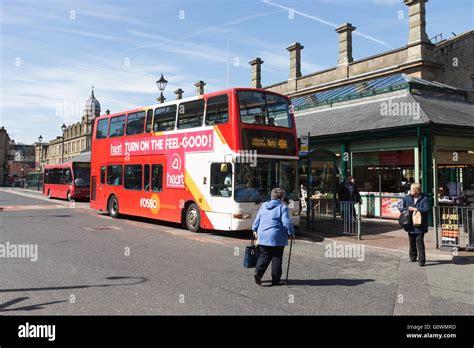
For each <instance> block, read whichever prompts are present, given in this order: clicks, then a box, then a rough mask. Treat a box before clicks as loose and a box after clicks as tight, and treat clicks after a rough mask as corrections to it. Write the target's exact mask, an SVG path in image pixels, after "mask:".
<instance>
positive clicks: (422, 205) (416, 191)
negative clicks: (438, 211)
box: [398, 183, 430, 266]
mask: <svg viewBox="0 0 474 348" xmlns="http://www.w3.org/2000/svg"><path fill="white" fill-rule="evenodd" d="M398 210H400V211H401V212H403V211H406V210H408V211H410V214H411V215H412V216H413V213H414V212H416V211H419V212H420V213H421V225H420V226H414V225H413V223H410V224H409V225H408V226H407V227H405V231H407V232H408V238H409V240H410V252H409V255H410V261H411V262H415V261H416V258H417V256H418V264H419V265H420V266H424V265H425V263H426V257H425V242H424V237H425V233H426V232H428V214H429V212H430V204H429V201H428V197H427V196H426V195H424V194H423V193H421V185H420V184H418V183H414V184H411V186H410V193H409V194H408V195H406V196H405V197H404V198H403V201H402V202H400V203H399V204H398Z"/></svg>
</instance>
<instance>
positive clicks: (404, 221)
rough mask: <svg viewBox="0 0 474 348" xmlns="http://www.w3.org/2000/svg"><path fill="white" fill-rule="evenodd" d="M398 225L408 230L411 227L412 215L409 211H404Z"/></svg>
mask: <svg viewBox="0 0 474 348" xmlns="http://www.w3.org/2000/svg"><path fill="white" fill-rule="evenodd" d="M398 224H399V225H400V227H402V228H407V227H409V226H410V225H411V214H410V212H409V211H408V210H405V211H402V212H401V213H400V216H399V217H398Z"/></svg>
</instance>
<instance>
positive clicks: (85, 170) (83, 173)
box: [73, 163, 91, 186]
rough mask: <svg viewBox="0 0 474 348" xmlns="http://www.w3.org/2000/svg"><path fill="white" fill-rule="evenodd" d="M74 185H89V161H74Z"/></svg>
mask: <svg viewBox="0 0 474 348" xmlns="http://www.w3.org/2000/svg"><path fill="white" fill-rule="evenodd" d="M73 173H74V185H76V186H89V185H90V175H91V165H90V163H74V165H73Z"/></svg>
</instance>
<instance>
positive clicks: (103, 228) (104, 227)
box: [82, 225, 121, 231]
mask: <svg viewBox="0 0 474 348" xmlns="http://www.w3.org/2000/svg"><path fill="white" fill-rule="evenodd" d="M82 228H83V229H85V230H86V231H109V230H121V228H120V227H117V226H112V225H102V226H83V227H82Z"/></svg>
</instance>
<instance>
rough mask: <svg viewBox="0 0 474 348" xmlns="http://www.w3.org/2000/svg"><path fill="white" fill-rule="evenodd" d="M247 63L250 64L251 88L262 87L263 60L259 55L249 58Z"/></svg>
mask: <svg viewBox="0 0 474 348" xmlns="http://www.w3.org/2000/svg"><path fill="white" fill-rule="evenodd" d="M249 64H250V65H251V66H252V87H253V88H262V71H261V68H262V64H263V60H261V59H260V58H259V57H257V58H255V59H254V60H251V61H250V62H249Z"/></svg>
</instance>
